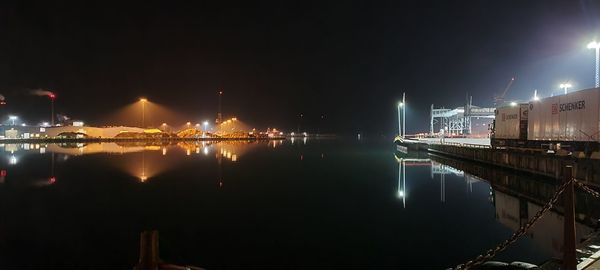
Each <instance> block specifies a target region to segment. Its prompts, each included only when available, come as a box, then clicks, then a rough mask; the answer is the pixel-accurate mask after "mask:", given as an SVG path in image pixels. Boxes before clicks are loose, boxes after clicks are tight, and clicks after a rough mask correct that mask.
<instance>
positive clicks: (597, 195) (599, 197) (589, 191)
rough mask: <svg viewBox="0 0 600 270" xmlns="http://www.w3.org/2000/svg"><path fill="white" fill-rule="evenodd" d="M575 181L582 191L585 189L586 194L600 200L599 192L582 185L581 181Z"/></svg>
mask: <svg viewBox="0 0 600 270" xmlns="http://www.w3.org/2000/svg"><path fill="white" fill-rule="evenodd" d="M573 180H575V184H577V186H578V187H580V188H581V189H583V190H584V191H585V192H587V193H589V194H591V195H592V196H594V197H596V198H598V199H600V193H598V191H595V190H593V189H592V188H590V187H588V186H587V185H586V184H584V183H582V182H581V181H579V180H577V179H573Z"/></svg>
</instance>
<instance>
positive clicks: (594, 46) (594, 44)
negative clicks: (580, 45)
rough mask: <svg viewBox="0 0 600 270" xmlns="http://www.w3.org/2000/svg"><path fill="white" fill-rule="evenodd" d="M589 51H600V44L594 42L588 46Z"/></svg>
mask: <svg viewBox="0 0 600 270" xmlns="http://www.w3.org/2000/svg"><path fill="white" fill-rule="evenodd" d="M587 47H588V49H598V48H600V42H596V41H592V42H590V43H589V44H588V45H587Z"/></svg>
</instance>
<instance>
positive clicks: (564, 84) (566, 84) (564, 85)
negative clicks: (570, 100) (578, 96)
mask: <svg viewBox="0 0 600 270" xmlns="http://www.w3.org/2000/svg"><path fill="white" fill-rule="evenodd" d="M571 86H572V85H571V84H570V83H561V84H560V88H562V89H565V95H566V94H567V90H568V89H569V88H571Z"/></svg>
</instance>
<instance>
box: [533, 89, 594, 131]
mask: <svg viewBox="0 0 600 270" xmlns="http://www.w3.org/2000/svg"><path fill="white" fill-rule="evenodd" d="M599 102H600V88H594V89H587V90H581V91H577V92H572V93H569V94H567V95H561V96H555V97H549V98H545V99H541V100H539V101H532V102H530V103H529V123H528V132H527V134H528V135H527V139H528V140H530V141H552V142H597V141H598V140H599V139H600V126H599V123H598V121H599V120H600V118H599V117H600V111H599V109H600V107H599V106H598V105H599Z"/></svg>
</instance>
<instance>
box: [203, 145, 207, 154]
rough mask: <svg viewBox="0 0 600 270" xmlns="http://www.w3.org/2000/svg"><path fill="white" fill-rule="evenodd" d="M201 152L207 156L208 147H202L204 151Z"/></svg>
mask: <svg viewBox="0 0 600 270" xmlns="http://www.w3.org/2000/svg"><path fill="white" fill-rule="evenodd" d="M202 151H203V152H204V155H208V147H204V149H202Z"/></svg>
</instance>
